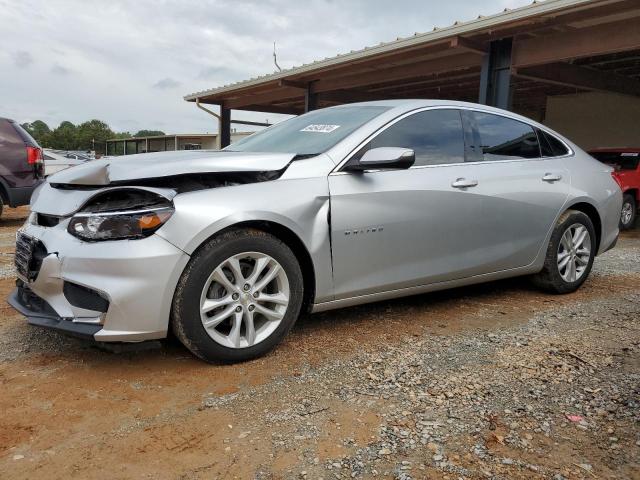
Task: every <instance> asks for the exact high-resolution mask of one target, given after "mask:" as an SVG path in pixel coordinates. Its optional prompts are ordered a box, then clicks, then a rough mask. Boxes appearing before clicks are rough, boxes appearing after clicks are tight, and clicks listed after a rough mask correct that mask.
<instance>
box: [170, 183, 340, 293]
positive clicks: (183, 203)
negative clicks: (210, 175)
mask: <svg viewBox="0 0 640 480" xmlns="http://www.w3.org/2000/svg"><path fill="white" fill-rule="evenodd" d="M173 202H174V206H175V213H174V214H173V216H172V217H171V219H170V220H169V221H168V222H167V223H166V224H165V225H164V226H163V227H162V228H161V229H160V230H159V231H158V232H157V235H160V236H161V237H163V238H164V239H165V240H167V241H168V242H170V243H172V244H173V245H175V246H176V247H178V248H180V249H181V250H183V251H184V252H186V253H187V254H189V255H191V254H193V252H194V251H195V250H196V249H197V248H198V247H199V246H200V245H202V244H203V243H204V242H206V241H207V239H209V238H211V237H212V236H214V235H215V234H216V233H218V232H220V231H222V230H224V229H226V228H229V227H231V226H233V225H236V224H239V223H242V222H248V221H266V222H273V223H277V224H279V225H281V226H283V227H285V228H287V229H289V230H291V231H292V232H293V233H294V234H295V235H297V236H298V238H299V239H300V241H301V242H302V244H303V245H304V246H305V248H306V249H307V251H308V252H309V256H310V257H311V260H312V262H313V266H314V270H315V277H316V278H315V280H316V301H318V302H321V301H326V300H328V299H329V300H330V299H332V298H333V276H332V268H331V248H330V229H329V221H328V219H329V191H328V186H327V180H326V178H323V177H315V178H293V179H288V180H275V181H270V182H261V183H253V184H245V185H236V186H232V187H221V188H212V189H208V190H199V191H194V192H189V193H184V194H180V195H177V196H176V197H175V198H174V200H173ZM265 207H268V208H265Z"/></svg>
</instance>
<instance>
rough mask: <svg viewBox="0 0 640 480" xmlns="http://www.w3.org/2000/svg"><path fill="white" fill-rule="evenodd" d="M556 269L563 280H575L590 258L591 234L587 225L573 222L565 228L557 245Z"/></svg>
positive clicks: (580, 275) (585, 267)
mask: <svg viewBox="0 0 640 480" xmlns="http://www.w3.org/2000/svg"><path fill="white" fill-rule="evenodd" d="M557 258H558V271H559V272H560V276H561V277H562V278H563V279H564V281H565V282H570V283H571V282H575V281H576V280H578V279H579V278H580V277H582V275H583V274H584V272H585V271H586V269H587V267H588V265H589V260H590V259H591V235H589V230H587V227H585V226H584V225H582V224H581V223H574V224H573V225H571V226H570V227H569V228H567V229H566V230H565V232H564V233H563V234H562V237H561V238H560V245H558V255H557Z"/></svg>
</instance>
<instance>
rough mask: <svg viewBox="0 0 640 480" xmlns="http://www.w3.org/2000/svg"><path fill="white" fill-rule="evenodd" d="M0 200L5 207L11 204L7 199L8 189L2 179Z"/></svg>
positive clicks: (0, 180)
mask: <svg viewBox="0 0 640 480" xmlns="http://www.w3.org/2000/svg"><path fill="white" fill-rule="evenodd" d="M0 198H1V199H2V203H4V204H5V205H7V206H9V204H10V203H11V202H10V199H9V187H8V186H7V184H6V182H5V181H4V179H3V178H0Z"/></svg>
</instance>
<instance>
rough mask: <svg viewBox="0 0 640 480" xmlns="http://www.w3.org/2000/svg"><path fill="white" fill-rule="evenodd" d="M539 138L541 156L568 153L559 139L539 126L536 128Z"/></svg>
mask: <svg viewBox="0 0 640 480" xmlns="http://www.w3.org/2000/svg"><path fill="white" fill-rule="evenodd" d="M536 132H537V133H538V138H539V139H540V150H541V151H542V156H543V157H562V156H564V155H569V150H568V149H567V147H566V146H565V145H564V143H562V142H561V141H560V140H559V139H557V138H556V137H554V136H553V135H551V134H550V133H547V132H545V131H543V130H540V129H539V128H537V129H536Z"/></svg>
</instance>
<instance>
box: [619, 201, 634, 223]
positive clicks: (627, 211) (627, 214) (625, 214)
mask: <svg viewBox="0 0 640 480" xmlns="http://www.w3.org/2000/svg"><path fill="white" fill-rule="evenodd" d="M631 217H633V205H631V204H630V203H629V202H625V203H624V204H623V205H622V213H621V214H620V220H621V221H622V224H623V225H629V223H631Z"/></svg>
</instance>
